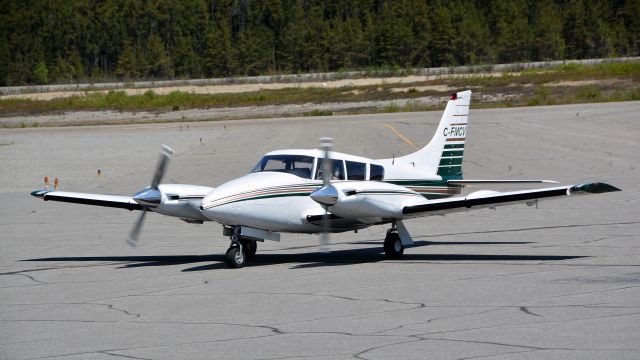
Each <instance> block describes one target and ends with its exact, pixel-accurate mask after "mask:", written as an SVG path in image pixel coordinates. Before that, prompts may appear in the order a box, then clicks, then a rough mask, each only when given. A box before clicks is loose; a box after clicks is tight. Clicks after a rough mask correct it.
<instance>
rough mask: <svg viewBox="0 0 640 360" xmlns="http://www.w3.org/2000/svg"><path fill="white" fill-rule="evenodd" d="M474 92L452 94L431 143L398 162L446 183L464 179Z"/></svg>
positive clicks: (398, 159)
mask: <svg viewBox="0 0 640 360" xmlns="http://www.w3.org/2000/svg"><path fill="white" fill-rule="evenodd" d="M470 102H471V91H470V90H467V91H462V92H459V93H455V94H452V95H451V97H450V98H449V102H448V103H447V107H446V108H445V110H444V113H443V114H442V118H441V119H440V124H439V125H438V129H437V130H436V132H435V134H434V135H433V138H431V141H430V142H429V143H428V144H427V145H426V146H425V147H423V148H422V149H420V150H418V151H416V152H414V153H412V154H409V155H406V156H402V157H400V158H397V159H396V161H403V162H406V163H413V164H414V165H415V167H416V168H419V169H422V170H424V171H427V172H429V173H431V174H434V175H440V176H442V178H445V179H462V156H463V154H464V144H465V139H466V135H467V119H468V118H469V105H470Z"/></svg>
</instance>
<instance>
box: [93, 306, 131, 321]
mask: <svg viewBox="0 0 640 360" xmlns="http://www.w3.org/2000/svg"><path fill="white" fill-rule="evenodd" d="M95 305H102V306H106V307H107V309H109V310H114V311H118V312H121V313H123V314H126V315H129V316H133V317H134V318H139V317H140V314H135V313H132V312H129V311H127V310H125V309H120V308H117V307H115V306H114V305H112V304H98V303H95Z"/></svg>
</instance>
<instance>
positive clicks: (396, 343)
mask: <svg viewBox="0 0 640 360" xmlns="http://www.w3.org/2000/svg"><path fill="white" fill-rule="evenodd" d="M424 340H425V339H421V338H413V339H411V340H406V341H399V342H394V343H391V344H385V345H380V346H374V347H370V348H368V349H365V350H362V351H360V352H359V353H356V354H353V357H354V358H356V359H361V360H369V358H367V357H365V356H364V354H366V353H368V352H371V351H374V350H378V349H383V348H386V347H390V346H396V345H402V344H409V343H414V342H419V341H424Z"/></svg>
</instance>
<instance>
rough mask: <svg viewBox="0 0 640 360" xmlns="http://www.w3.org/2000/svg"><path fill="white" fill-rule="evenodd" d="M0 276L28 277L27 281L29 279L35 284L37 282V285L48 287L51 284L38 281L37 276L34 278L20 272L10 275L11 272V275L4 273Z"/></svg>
mask: <svg viewBox="0 0 640 360" xmlns="http://www.w3.org/2000/svg"><path fill="white" fill-rule="evenodd" d="M0 275H16V276H22V277H26V278H27V279H29V280H31V281H33V282H35V283H36V284H37V285H47V284H49V283H47V282H44V281H42V280H38V279H37V278H36V277H35V276H33V275H29V274H23V273H21V272H19V271H16V272H13V273H10V272H9V273H2V274H0ZM10 287H16V286H10Z"/></svg>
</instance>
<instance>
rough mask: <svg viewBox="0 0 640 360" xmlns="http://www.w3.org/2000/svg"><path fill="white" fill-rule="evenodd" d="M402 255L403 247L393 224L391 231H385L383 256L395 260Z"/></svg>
mask: <svg viewBox="0 0 640 360" xmlns="http://www.w3.org/2000/svg"><path fill="white" fill-rule="evenodd" d="M403 253H404V245H402V241H401V240H400V235H398V230H397V229H396V227H395V224H394V226H393V227H392V228H391V229H389V230H387V236H386V237H385V238H384V254H385V255H386V256H387V259H390V260H397V259H400V258H401V257H402V254H403Z"/></svg>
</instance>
